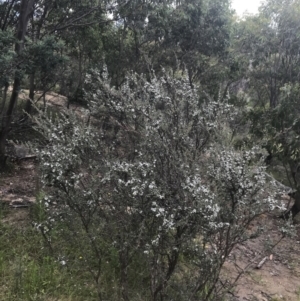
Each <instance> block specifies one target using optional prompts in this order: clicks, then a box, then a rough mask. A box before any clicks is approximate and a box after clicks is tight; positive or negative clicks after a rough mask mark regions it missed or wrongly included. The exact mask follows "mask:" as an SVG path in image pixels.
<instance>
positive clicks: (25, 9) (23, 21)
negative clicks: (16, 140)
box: [0, 0, 34, 168]
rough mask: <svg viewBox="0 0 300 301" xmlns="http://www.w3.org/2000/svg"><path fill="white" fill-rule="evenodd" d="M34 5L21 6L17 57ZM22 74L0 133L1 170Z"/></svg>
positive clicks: (25, 0)
mask: <svg viewBox="0 0 300 301" xmlns="http://www.w3.org/2000/svg"><path fill="white" fill-rule="evenodd" d="M33 4H34V0H22V1H21V5H20V16H19V22H18V28H17V34H16V36H17V42H16V44H15V52H16V54H17V55H20V54H21V53H22V50H23V48H24V40H25V34H26V30H27V25H28V20H29V16H30V14H31V12H32V10H33ZM19 73H20V72H19V71H18V70H17V71H16V73H15V79H14V84H13V90H12V94H11V97H10V101H9V105H8V108H7V111H6V113H5V114H4V116H3V120H2V125H1V126H2V127H1V131H0V168H3V167H4V165H5V161H6V156H5V141H6V139H7V135H8V133H9V130H10V125H11V120H12V114H13V110H14V107H15V104H16V102H17V99H18V96H19V91H20V86H21V77H20V74H19Z"/></svg>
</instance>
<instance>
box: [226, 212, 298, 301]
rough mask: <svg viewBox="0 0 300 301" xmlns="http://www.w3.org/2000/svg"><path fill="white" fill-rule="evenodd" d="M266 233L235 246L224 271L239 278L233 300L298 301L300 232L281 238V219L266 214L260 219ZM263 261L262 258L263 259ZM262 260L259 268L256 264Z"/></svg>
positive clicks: (232, 276) (233, 277) (227, 274)
mask: <svg viewBox="0 0 300 301" xmlns="http://www.w3.org/2000/svg"><path fill="white" fill-rule="evenodd" d="M260 223H261V224H262V225H264V226H265V227H266V229H267V230H266V232H265V233H264V234H263V235H261V236H260V237H259V238H256V239H253V240H249V241H247V242H246V243H244V244H241V245H239V246H237V247H236V248H235V250H234V251H233V252H232V254H231V255H230V258H229V260H228V261H227V262H226V264H225V266H224V268H223V273H224V274H225V275H226V276H229V277H231V278H232V279H235V278H236V277H237V276H238V275H239V274H240V273H241V277H240V278H239V280H238V282H237V286H236V288H235V289H234V290H233V292H232V300H236V301H242V300H249V301H250V300H251V301H268V300H271V301H279V300H285V301H299V300H300V231H299V228H298V229H297V227H298V226H295V227H296V230H295V232H296V233H295V237H293V238H291V237H282V234H281V233H280V231H279V228H280V227H282V226H283V221H282V220H280V219H279V218H278V217H276V216H275V215H266V216H264V217H263V218H262V220H261V221H260ZM263 260H265V261H263ZM261 262H264V264H263V265H262V267H261V268H259V269H258V268H257V266H258V264H259V263H261Z"/></svg>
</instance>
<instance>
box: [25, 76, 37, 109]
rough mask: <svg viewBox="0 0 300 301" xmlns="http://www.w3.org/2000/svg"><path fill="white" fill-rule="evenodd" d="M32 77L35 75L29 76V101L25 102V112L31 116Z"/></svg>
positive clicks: (32, 97)
mask: <svg viewBox="0 0 300 301" xmlns="http://www.w3.org/2000/svg"><path fill="white" fill-rule="evenodd" d="M34 77H35V73H32V74H30V87H29V99H27V101H26V106H25V112H26V113H27V114H31V111H32V102H33V100H34V88H35V85H34Z"/></svg>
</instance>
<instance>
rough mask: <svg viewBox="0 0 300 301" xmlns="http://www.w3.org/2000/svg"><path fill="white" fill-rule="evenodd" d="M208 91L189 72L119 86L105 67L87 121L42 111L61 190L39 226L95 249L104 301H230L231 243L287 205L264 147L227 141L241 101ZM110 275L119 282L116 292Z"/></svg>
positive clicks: (46, 181)
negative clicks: (269, 173) (216, 97)
mask: <svg viewBox="0 0 300 301" xmlns="http://www.w3.org/2000/svg"><path fill="white" fill-rule="evenodd" d="M197 89H198V88H197V87H196V88H194V89H191V87H190V85H189V82H188V80H187V79H186V78H184V77H183V78H180V79H174V78H171V77H170V76H168V75H167V74H165V75H164V76H163V77H162V78H157V77H155V75H153V76H152V78H151V79H150V80H147V79H146V78H144V77H143V76H138V75H136V74H132V75H130V76H128V78H127V80H126V82H125V83H124V85H123V86H122V88H121V89H120V90H115V89H114V88H111V87H110V85H109V83H108V79H107V77H106V74H105V73H104V74H102V75H100V74H99V73H98V72H97V71H94V72H92V73H91V74H90V75H89V77H88V78H87V82H86V92H85V98H86V100H87V102H88V103H89V112H87V114H89V118H88V120H89V122H88V123H87V122H85V121H84V119H83V118H79V117H76V116H75V115H72V114H71V113H68V115H66V114H61V115H60V116H56V117H55V118H51V117H47V116H45V115H43V114H41V115H40V116H39V117H38V118H37V122H38V124H39V131H40V132H42V133H43V134H44V135H45V137H46V139H47V141H48V144H47V146H46V147H45V148H44V149H43V150H42V151H41V152H40V157H41V165H40V169H41V179H42V183H43V185H44V186H45V187H46V186H47V187H50V188H45V191H49V193H47V196H46V197H45V198H44V199H43V200H42V202H43V204H44V206H45V207H46V216H45V218H44V219H43V220H41V221H40V222H39V227H40V228H41V229H44V230H43V233H44V235H45V237H47V239H48V242H49V244H50V245H51V248H53V251H56V252H58V253H61V252H66V253H68V254H64V256H69V259H66V262H67V260H70V261H72V260H75V259H74V258H76V256H77V255H76V256H75V255H74V254H79V253H80V254H84V260H82V267H83V268H85V269H86V270H88V271H89V272H90V273H91V275H92V276H93V278H94V280H95V283H96V284H97V290H98V296H99V300H102V299H105V300H108V299H109V298H111V299H112V300H113V299H114V300H115V299H116V298H119V299H121V298H123V299H124V300H134V298H135V297H134V296H136V295H137V292H141V290H143V293H142V294H143V296H144V298H145V300H146V299H147V300H148V299H149V300H214V299H216V300H219V299H218V298H220V295H222V294H223V293H224V292H225V291H226V289H228V287H226V286H224V283H223V285H222V286H220V269H221V267H222V265H223V264H224V262H225V260H226V258H227V257H228V255H229V254H230V252H231V250H232V248H233V247H234V246H235V245H236V244H237V243H239V242H242V241H245V240H247V239H249V238H250V237H252V236H253V235H256V234H257V233H253V232H251V231H249V230H248V229H247V227H248V226H249V224H250V223H251V222H252V221H253V220H254V219H255V218H257V217H259V216H260V215H261V214H262V213H264V212H266V211H269V210H272V209H273V208H274V207H275V206H277V205H278V204H277V202H276V200H275V198H274V193H275V192H276V189H277V188H276V186H275V183H272V182H268V181H267V179H266V176H265V172H264V167H263V166H262V161H261V160H260V159H259V155H258V154H259V150H258V149H251V150H247V151H246V150H245V151H239V152H236V151H233V149H231V148H230V146H229V143H228V141H227V140H226V135H228V133H226V131H230V127H229V126H228V121H230V120H231V119H233V118H234V108H233V107H232V106H230V105H229V104H228V103H227V102H214V101H212V100H209V99H207V100H206V99H200V98H199V94H198V92H197V91H198V90H197ZM225 128H226V129H227V130H226V131H225V130H224V129H225ZM45 229H46V231H45ZM54 229H56V230H57V229H58V230H59V231H58V232H57V231H56V232H55V233H56V234H55V236H54V237H53V236H52V232H53V231H54ZM53 233H54V232H53ZM58 233H59V234H58ZM57 235H61V236H63V237H64V238H65V246H69V247H68V248H67V247H64V246H62V245H59V246H56V245H55V237H57ZM64 248H67V249H64ZM64 250H68V251H64ZM70 250H71V251H70ZM80 257H82V255H80ZM107 264H109V265H110V273H107V272H105V271H107V270H106V269H105V266H106V265H107ZM112 271H114V272H112ZM112 274H113V275H114V276H112ZM111 277H114V278H113V279H114V281H116V283H117V284H116V285H115V286H111V288H110V291H105V290H104V289H103V287H104V286H103V285H104V283H107V281H108V280H107V279H111ZM228 285H229V284H228ZM106 290H107V286H106ZM111 292H114V293H111Z"/></svg>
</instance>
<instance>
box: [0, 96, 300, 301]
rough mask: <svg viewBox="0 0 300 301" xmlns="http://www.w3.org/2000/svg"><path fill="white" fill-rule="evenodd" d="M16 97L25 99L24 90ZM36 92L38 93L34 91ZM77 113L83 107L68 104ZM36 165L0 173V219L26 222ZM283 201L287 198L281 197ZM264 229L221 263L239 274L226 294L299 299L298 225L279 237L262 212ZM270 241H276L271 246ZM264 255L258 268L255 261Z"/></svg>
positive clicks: (57, 102)
mask: <svg viewBox="0 0 300 301" xmlns="http://www.w3.org/2000/svg"><path fill="white" fill-rule="evenodd" d="M24 93H25V94H24V95H23V96H22V94H21V96H20V98H23V99H26V93H28V92H27V91H25V92H24ZM37 95H39V93H37ZM46 101H47V105H49V106H56V107H62V108H66V106H67V99H66V98H65V97H64V96H61V95H59V94H56V93H53V92H50V93H47V94H46ZM71 109H73V110H75V111H76V112H77V113H78V114H80V115H81V114H84V109H83V108H80V107H78V106H74V105H72V106H71ZM36 176H37V166H36V162H34V160H26V161H21V162H20V163H19V164H14V165H12V167H11V170H10V171H9V172H7V173H5V174H4V173H2V174H1V173H0V205H1V203H2V204H5V205H6V206H7V207H8V208H9V214H7V215H6V217H5V218H3V219H2V222H4V223H9V224H11V225H15V226H16V227H20V226H22V225H24V224H25V223H27V222H28V216H29V208H30V204H31V203H32V202H34V201H35V197H36V192H37V180H36V178H37V177H36ZM282 201H283V202H287V201H288V200H287V199H284V198H283V199H282ZM259 223H260V225H263V226H265V227H266V228H267V231H266V232H265V233H264V234H263V235H261V236H260V237H259V238H256V239H253V240H249V241H247V242H246V243H244V244H241V245H239V246H237V247H236V248H235V249H234V250H233V252H232V254H231V255H230V257H229V259H228V261H227V262H226V263H225V265H224V268H223V271H222V274H223V275H224V276H226V277H229V278H231V279H232V280H234V279H236V278H237V277H238V276H239V275H240V276H239V279H238V281H237V285H236V287H235V288H234V289H233V290H232V291H231V292H230V294H228V297H229V299H230V300H234V301H279V300H284V301H300V228H299V226H298V225H296V226H295V227H296V230H295V232H296V235H295V237H293V238H291V237H285V238H282V236H281V234H280V231H279V228H280V227H282V226H283V220H281V219H279V218H278V217H276V214H274V215H265V216H264V217H262V218H261V220H260V221H259ZM274 245H276V246H275V247H274ZM263 259H265V262H264V264H263V265H262V267H261V268H260V269H257V268H256V267H257V265H258V264H259V263H260V262H261V261H262V260H263Z"/></svg>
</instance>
